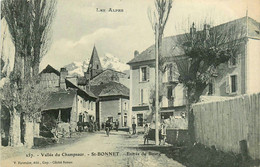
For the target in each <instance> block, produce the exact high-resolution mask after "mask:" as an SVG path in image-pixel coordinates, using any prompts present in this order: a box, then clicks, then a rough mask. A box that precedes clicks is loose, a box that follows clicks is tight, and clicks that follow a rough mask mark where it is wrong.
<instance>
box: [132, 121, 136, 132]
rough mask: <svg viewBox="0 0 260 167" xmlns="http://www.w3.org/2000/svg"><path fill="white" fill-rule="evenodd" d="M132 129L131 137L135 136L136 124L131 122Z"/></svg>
mask: <svg viewBox="0 0 260 167" xmlns="http://www.w3.org/2000/svg"><path fill="white" fill-rule="evenodd" d="M132 129H133V135H134V134H136V123H135V122H133V124H132Z"/></svg>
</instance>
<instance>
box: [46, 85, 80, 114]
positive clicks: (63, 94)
mask: <svg viewBox="0 0 260 167" xmlns="http://www.w3.org/2000/svg"><path fill="white" fill-rule="evenodd" d="M75 96H76V91H75V90H69V91H65V90H59V91H58V92H53V93H51V94H50V97H49V99H48V102H47V103H46V105H45V106H44V107H43V109H42V111H46V110H57V109H66V108H72V105H73V100H74V97H75Z"/></svg>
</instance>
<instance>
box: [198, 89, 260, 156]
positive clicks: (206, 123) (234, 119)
mask: <svg viewBox="0 0 260 167" xmlns="http://www.w3.org/2000/svg"><path fill="white" fill-rule="evenodd" d="M259 104H260V93H257V94H252V95H242V96H239V97H236V98H232V99H229V100H224V101H216V102H205V103H198V104H195V105H193V111H194V125H195V136H196V141H197V142H200V143H202V144H204V145H207V146H212V145H215V147H216V148H217V149H220V150H223V151H227V152H229V151H231V152H234V153H240V146H239V142H240V141H241V140H246V141H247V144H248V152H249V155H250V156H251V157H252V158H254V159H260V105H259Z"/></svg>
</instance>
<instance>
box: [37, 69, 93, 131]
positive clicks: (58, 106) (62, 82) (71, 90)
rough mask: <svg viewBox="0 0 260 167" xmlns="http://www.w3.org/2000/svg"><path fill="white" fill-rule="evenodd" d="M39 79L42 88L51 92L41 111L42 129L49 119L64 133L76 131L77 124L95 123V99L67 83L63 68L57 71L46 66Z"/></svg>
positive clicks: (72, 84)
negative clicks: (55, 122)
mask: <svg viewBox="0 0 260 167" xmlns="http://www.w3.org/2000/svg"><path fill="white" fill-rule="evenodd" d="M40 77H41V81H40V84H42V87H43V88H44V89H50V90H51V91H52V93H51V95H50V98H49V100H48V102H47V103H46V105H45V106H44V107H43V109H42V116H43V117H42V123H41V125H42V126H41V127H42V129H44V127H43V126H45V123H46V121H48V119H50V118H52V119H54V120H56V121H57V123H58V124H59V126H60V125H61V126H62V128H61V129H64V130H65V131H68V130H69V129H68V128H69V127H70V128H71V131H75V130H77V128H78V127H77V125H78V124H79V123H85V122H90V120H92V121H93V122H94V121H96V117H95V114H96V108H95V106H96V99H97V97H96V96H95V95H94V94H93V93H92V92H90V91H87V90H84V89H82V88H80V87H78V86H76V85H75V84H74V83H72V82H71V81H69V80H68V79H67V77H68V71H67V70H66V69H65V68H61V70H60V71H57V70H56V69H54V68H53V67H52V66H50V65H48V66H47V67H46V68H45V69H44V70H42V72H41V73H40ZM48 128H50V127H47V129H48ZM45 129H46V128H45Z"/></svg>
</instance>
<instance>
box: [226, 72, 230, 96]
mask: <svg viewBox="0 0 260 167" xmlns="http://www.w3.org/2000/svg"><path fill="white" fill-rule="evenodd" d="M226 93H230V77H229V76H227V77H226Z"/></svg>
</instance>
